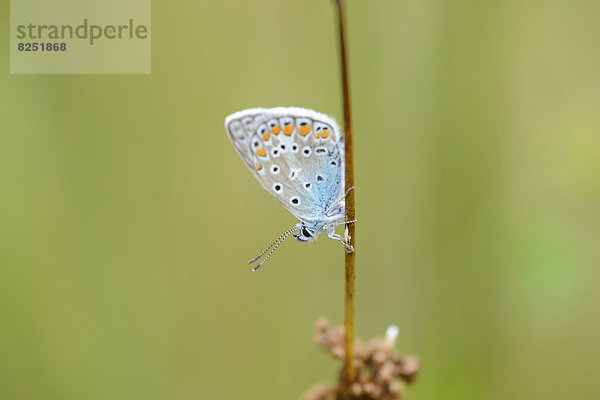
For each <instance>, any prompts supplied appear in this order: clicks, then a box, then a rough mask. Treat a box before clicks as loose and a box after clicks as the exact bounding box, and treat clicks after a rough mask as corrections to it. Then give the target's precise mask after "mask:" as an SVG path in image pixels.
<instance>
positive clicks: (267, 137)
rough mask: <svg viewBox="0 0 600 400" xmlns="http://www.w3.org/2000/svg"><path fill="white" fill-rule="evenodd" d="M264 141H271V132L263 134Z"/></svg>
mask: <svg viewBox="0 0 600 400" xmlns="http://www.w3.org/2000/svg"><path fill="white" fill-rule="evenodd" d="M262 139H263V140H269V131H267V132H265V133H263V136H262Z"/></svg>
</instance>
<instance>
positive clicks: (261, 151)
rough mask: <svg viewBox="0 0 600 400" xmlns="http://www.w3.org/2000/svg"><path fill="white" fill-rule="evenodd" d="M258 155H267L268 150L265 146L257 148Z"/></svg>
mask: <svg viewBox="0 0 600 400" xmlns="http://www.w3.org/2000/svg"><path fill="white" fill-rule="evenodd" d="M256 155H259V156H261V157H265V156H266V155H267V152H266V151H265V148H264V147H261V148H260V149H258V150H256Z"/></svg>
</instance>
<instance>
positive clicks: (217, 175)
mask: <svg viewBox="0 0 600 400" xmlns="http://www.w3.org/2000/svg"><path fill="white" fill-rule="evenodd" d="M0 4H1V6H0V14H1V15H2V17H3V18H2V21H1V22H0V36H1V37H2V38H3V40H1V41H0V48H1V49H2V51H0V116H1V117H0V398H2V399H7V400H22V399H23V400H24V399H57V400H80V399H103V400H104V399H128V400H129V399H236V398H237V399H241V398H243V399H297V398H299V397H300V396H301V394H302V393H303V392H304V391H305V390H306V389H308V388H309V387H310V386H311V385H313V384H315V383H317V382H331V381H333V380H334V379H335V376H336V368H337V364H336V362H335V361H334V360H332V359H330V358H329V356H328V355H327V354H324V353H322V352H321V351H320V349H318V348H317V347H316V346H315V345H314V344H313V343H312V341H311V337H312V334H313V327H312V325H313V322H314V320H315V319H316V318H317V317H318V316H321V315H325V316H328V317H329V318H330V319H331V320H332V321H333V322H334V323H338V322H341V321H342V305H343V292H342V289H343V251H342V248H341V246H340V245H339V243H337V242H334V241H331V240H328V239H326V238H321V239H320V240H318V241H317V242H316V243H314V244H310V245H302V244H300V243H296V242H294V241H289V242H286V243H285V244H284V245H283V246H281V247H280V250H278V252H277V253H276V254H275V256H274V257H272V258H271V260H270V261H269V263H267V264H266V265H265V266H264V267H263V268H262V269H261V270H260V271H259V272H258V273H256V274H251V273H250V272H249V269H248V267H247V265H246V261H247V260H248V259H249V258H251V257H252V256H254V255H256V254H257V253H258V252H260V251H261V250H262V249H263V248H264V247H265V246H266V245H267V244H269V243H270V242H271V240H272V239H274V238H275V237H276V236H277V235H279V234H280V233H281V232H282V231H283V230H284V229H286V228H288V227H289V226H291V225H293V224H294V223H295V220H294V218H293V217H292V216H291V215H290V214H289V213H287V211H285V210H284V209H283V208H282V207H281V206H280V205H279V203H277V202H276V201H275V200H274V199H273V198H271V197H270V196H269V195H268V194H267V192H265V191H264V190H263V189H262V188H261V187H260V185H259V184H258V183H257V182H255V180H254V178H253V177H252V175H251V174H250V173H249V172H248V171H247V170H246V167H245V166H244V165H243V164H242V162H241V161H240V160H239V159H238V156H237V154H236V153H235V151H234V150H233V148H232V146H231V144H230V143H229V141H228V139H227V136H226V134H225V131H224V129H223V119H224V117H225V116H226V115H227V114H229V113H231V112H233V111H236V110H239V109H242V108H246V107H253V106H275V105H297V106H305V107H311V108H314V109H317V110H319V111H322V112H325V113H329V114H331V115H334V116H336V117H337V118H338V119H341V105H340V84H339V81H340V76H339V69H338V53H337V46H336V43H337V41H336V40H337V36H336V30H335V26H334V21H335V19H334V12H333V7H332V4H331V2H330V1H327V0H309V1H291V0H286V1H267V0H256V1H251V2H247V1H196V2H192V1H187V2H154V4H153V9H152V15H153V20H152V52H153V56H152V74H151V75H148V76H142V75H139V76H135V75H131V76H125V75H122V76H120V75H99V76H85V75H64V76H60V75H55V76H52V75H30V76H27V75H9V72H8V66H9V60H8V48H7V46H8V37H9V24H8V22H9V21H8V15H9V5H8V2H7V1H5V0H3V1H2V2H0ZM598 15H600V2H598V1H596V0H573V1H559V0H544V1H542V0H531V1H516V0H499V1H494V2H481V1H475V0H458V1H452V2H447V1H423V0H402V1H392V0H390V1H377V2H364V1H357V0H350V1H349V2H348V27H349V40H350V61H351V79H352V82H351V83H352V94H353V103H354V104H353V105H354V119H355V145H356V154H355V156H356V174H357V177H356V180H357V186H356V196H357V216H358V218H359V223H358V225H357V268H358V270H357V307H358V310H357V332H358V335H359V336H360V337H362V338H370V337H373V336H376V335H382V334H383V333H384V331H385V329H386V327H387V326H388V325H389V324H392V323H395V324H397V325H398V326H399V327H400V336H399V338H398V343H397V348H398V350H399V351H400V352H402V353H413V354H418V355H419V356H420V357H421V359H422V362H423V366H422V374H421V376H420V378H419V380H418V381H417V383H416V384H415V385H413V386H411V387H410V388H409V389H408V392H407V396H408V399H412V400H425V399H442V398H443V399H461V400H465V399H507V398H510V399H514V400H517V399H528V400H529V399H564V398H576V399H597V398H600V385H599V384H598V382H599V381H600V366H599V365H598V360H599V358H600V341H598V338H599V337H600V312H599V302H600V290H599V283H600V271H599V266H600V248H599V246H600V24H598Z"/></svg>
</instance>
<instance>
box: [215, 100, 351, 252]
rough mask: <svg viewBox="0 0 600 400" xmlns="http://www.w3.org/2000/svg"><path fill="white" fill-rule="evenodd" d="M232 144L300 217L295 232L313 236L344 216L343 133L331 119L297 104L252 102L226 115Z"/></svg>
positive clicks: (310, 238)
mask: <svg viewBox="0 0 600 400" xmlns="http://www.w3.org/2000/svg"><path fill="white" fill-rule="evenodd" d="M225 129H226V130H227V133H228V135H229V138H230V139H231V142H232V144H233V146H234V148H235V149H236V150H237V152H238V154H239V155H240V157H241V158H242V160H243V161H244V163H245V164H246V165H247V166H248V168H249V169H250V171H251V172H252V173H253V174H254V176H255V177H256V179H257V180H258V181H259V182H260V183H261V185H262V186H263V187H264V188H265V189H266V190H267V191H268V192H269V193H271V195H273V196H274V197H275V198H276V199H277V200H278V201H279V202H280V203H281V204H282V205H283V206H284V207H285V208H286V209H287V210H288V211H290V212H291V213H292V214H293V215H294V216H296V217H297V218H298V219H299V220H300V223H298V224H297V225H296V226H295V228H294V229H295V231H296V235H295V238H296V239H297V240H298V241H301V242H310V241H313V240H315V238H316V237H317V235H318V234H319V233H321V232H324V231H327V232H328V235H329V236H330V237H332V238H334V239H337V240H340V239H341V238H340V237H339V236H338V235H336V234H335V233H334V228H335V226H336V225H339V224H340V223H342V222H343V221H344V218H345V191H344V138H343V136H342V134H341V132H340V129H339V126H338V124H337V123H336V121H335V120H334V119H333V118H331V117H329V116H327V115H325V114H322V113H319V112H316V111H313V110H309V109H306V108H299V107H275V108H251V109H247V110H242V111H238V112H236V113H233V114H231V115H229V116H228V117H227V118H225Z"/></svg>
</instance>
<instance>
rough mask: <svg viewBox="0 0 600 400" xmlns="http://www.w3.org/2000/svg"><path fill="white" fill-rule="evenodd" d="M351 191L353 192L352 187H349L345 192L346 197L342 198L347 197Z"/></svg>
mask: <svg viewBox="0 0 600 400" xmlns="http://www.w3.org/2000/svg"><path fill="white" fill-rule="evenodd" d="M352 190H354V186H350V187H349V188H348V190H346V195H345V196H344V198H346V197H348V193H350V192H351V191H352Z"/></svg>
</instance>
